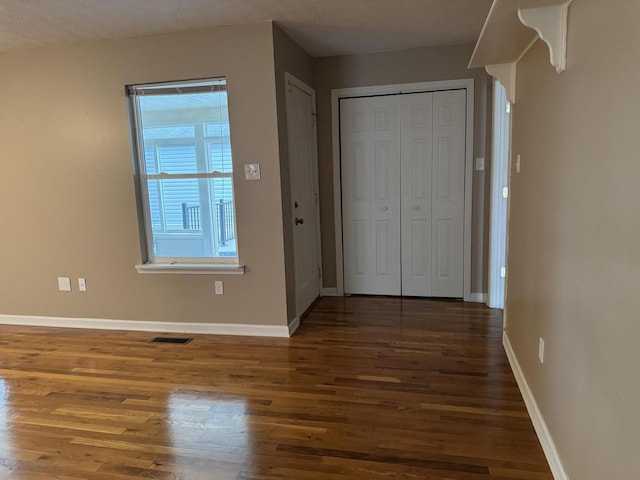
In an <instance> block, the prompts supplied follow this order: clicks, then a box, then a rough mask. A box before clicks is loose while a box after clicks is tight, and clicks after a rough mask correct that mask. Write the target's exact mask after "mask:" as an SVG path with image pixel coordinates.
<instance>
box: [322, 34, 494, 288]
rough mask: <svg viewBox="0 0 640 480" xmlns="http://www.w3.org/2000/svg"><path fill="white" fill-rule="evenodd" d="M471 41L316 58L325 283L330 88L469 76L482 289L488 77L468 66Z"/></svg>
mask: <svg viewBox="0 0 640 480" xmlns="http://www.w3.org/2000/svg"><path fill="white" fill-rule="evenodd" d="M472 51H473V45H462V46H453V47H437V48H416V49H411V50H400V51H395V52H385V53H376V54H369V55H349V56H341V57H327V58H320V59H317V60H316V61H315V74H316V87H317V99H318V100H317V101H318V163H319V177H320V216H321V224H322V270H323V282H324V287H327V288H328V287H335V286H336V260H335V255H336V245H335V243H336V242H335V228H334V227H335V223H334V210H333V208H334V205H333V194H334V193H333V150H332V140H331V128H332V127H331V90H332V89H336V88H350V87H363V86H372V85H392V84H398V83H413V82H427V81H438V80H451V79H462V78H473V79H474V80H475V95H474V97H475V107H474V109H475V122H474V158H475V157H485V160H486V165H487V170H486V171H484V172H477V171H474V179H473V215H472V218H473V229H472V240H473V249H472V259H471V263H472V267H471V270H472V272H471V277H472V278H471V291H472V292H474V293H475V292H477V293H481V292H486V285H487V282H486V277H487V244H488V234H489V230H488V228H486V221H487V219H488V216H487V215H488V208H487V209H485V208H484V205H485V203H486V205H487V206H488V198H489V197H488V195H489V182H490V178H491V175H490V171H489V167H490V161H489V159H490V151H489V149H490V147H491V143H490V142H487V138H488V134H489V132H488V130H490V128H487V127H488V125H489V127H490V116H489V114H490V111H491V108H490V103H487V102H488V100H487V95H488V91H489V90H490V87H491V80H490V79H489V77H488V76H487V75H486V74H485V72H484V70H481V69H480V70H478V69H476V70H468V69H467V64H468V63H469V59H470V58H471V52H472Z"/></svg>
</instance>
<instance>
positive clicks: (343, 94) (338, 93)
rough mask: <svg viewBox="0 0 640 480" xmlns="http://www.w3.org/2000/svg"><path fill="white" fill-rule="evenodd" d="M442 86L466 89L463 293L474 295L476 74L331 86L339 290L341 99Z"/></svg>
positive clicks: (340, 289)
mask: <svg viewBox="0 0 640 480" xmlns="http://www.w3.org/2000/svg"><path fill="white" fill-rule="evenodd" d="M438 90H466V94H467V124H466V142H465V170H464V172H465V174H464V258H463V264H464V268H463V277H464V278H463V293H464V296H463V298H464V300H465V301H472V298H471V212H472V208H473V204H472V198H473V120H474V112H473V105H474V81H473V79H472V78H466V79H460V80H445V81H438V82H419V83H404V84H394V85H378V86H371V87H353V88H339V89H334V90H331V123H332V136H331V139H332V144H333V215H334V225H335V245H336V294H337V295H338V296H343V295H344V246H343V243H342V181H341V173H340V172H341V168H340V167H341V162H340V146H341V145H340V99H342V98H348V97H373V96H378V95H397V94H403V93H405V94H406V93H421V92H434V91H438Z"/></svg>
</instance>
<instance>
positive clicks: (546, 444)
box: [502, 332, 569, 480]
mask: <svg viewBox="0 0 640 480" xmlns="http://www.w3.org/2000/svg"><path fill="white" fill-rule="evenodd" d="M502 344H503V346H504V351H505V353H506V354H507V358H508V359H509V364H510V365H511V370H513V375H514V376H515V378H516V382H517V383H518V387H519V388H520V393H521V394H522V398H523V399H524V403H525V405H526V407H527V411H528V412H529V417H531V422H532V423H533V428H535V430H536V434H537V435H538V439H539V440H540V444H541V445H542V450H543V451H544V455H545V457H547V462H549V467H550V468H551V473H552V474H553V478H554V479H555V480H569V476H568V475H567V473H566V472H565V470H564V467H563V466H562V461H561V460H560V455H559V453H558V449H557V448H556V444H555V443H554V441H553V437H552V436H551V432H549V428H548V427H547V424H546V422H545V421H544V417H543V416H542V412H540V408H538V404H537V402H536V399H535V397H534V396H533V393H532V392H531V389H530V388H529V384H528V383H527V379H526V378H525V376H524V373H523V372H522V368H521V367H520V364H519V363H518V358H517V357H516V354H515V352H514V351H513V348H512V347H511V342H510V341H509V336H508V335H507V332H504V335H503V337H502Z"/></svg>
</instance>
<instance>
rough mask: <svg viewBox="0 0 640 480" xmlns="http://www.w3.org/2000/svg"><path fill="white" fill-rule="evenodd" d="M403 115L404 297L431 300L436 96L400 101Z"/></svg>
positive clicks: (426, 95)
mask: <svg viewBox="0 0 640 480" xmlns="http://www.w3.org/2000/svg"><path fill="white" fill-rule="evenodd" d="M399 100H400V105H401V111H402V133H401V135H402V162H401V175H402V216H401V227H402V231H401V235H402V294H403V295H409V296H419V297H421V296H431V284H432V277H433V274H432V263H433V261H432V256H433V254H432V251H433V241H432V239H431V222H432V215H431V184H432V170H433V93H431V92H426V93H416V94H411V95H402V96H400V97H399Z"/></svg>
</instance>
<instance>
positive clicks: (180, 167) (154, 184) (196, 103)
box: [128, 79, 238, 263]
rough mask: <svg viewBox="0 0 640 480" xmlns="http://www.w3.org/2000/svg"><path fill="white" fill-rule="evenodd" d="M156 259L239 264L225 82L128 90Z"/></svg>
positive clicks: (150, 240) (150, 251)
mask: <svg viewBox="0 0 640 480" xmlns="http://www.w3.org/2000/svg"><path fill="white" fill-rule="evenodd" d="M128 93H129V96H130V98H131V101H132V111H133V116H134V122H135V125H134V126H135V142H136V154H137V168H138V177H139V179H140V196H141V197H142V198H141V202H142V206H143V211H144V223H145V233H146V245H147V256H148V261H149V262H150V263H237V260H238V251H237V248H236V235H235V233H236V221H235V208H234V198H233V178H232V175H233V165H232V155H231V140H230V133H229V109H228V103H227V90H226V81H225V79H213V80H199V81H193V82H174V83H163V84H146V85H133V86H129V87H128Z"/></svg>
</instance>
